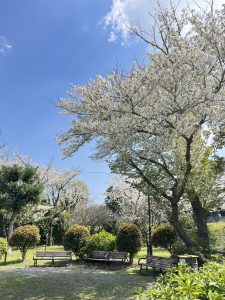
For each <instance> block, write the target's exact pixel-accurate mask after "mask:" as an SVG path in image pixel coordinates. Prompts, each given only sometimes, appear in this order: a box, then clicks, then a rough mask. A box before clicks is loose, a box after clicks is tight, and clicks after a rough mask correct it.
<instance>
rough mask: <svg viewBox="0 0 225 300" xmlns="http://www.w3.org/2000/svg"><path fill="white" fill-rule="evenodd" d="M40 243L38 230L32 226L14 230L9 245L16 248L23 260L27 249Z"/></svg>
mask: <svg viewBox="0 0 225 300" xmlns="http://www.w3.org/2000/svg"><path fill="white" fill-rule="evenodd" d="M39 241H40V233H39V228H38V227H37V226H34V225H25V226H20V227H18V228H16V229H15V230H14V232H13V235H12V237H11V240H10V245H11V246H15V247H18V248H19V249H20V251H21V253H22V261H24V260H25V256H26V253H27V249H28V248H30V247H34V246H35V245H36V244H37V243H38V242H39Z"/></svg>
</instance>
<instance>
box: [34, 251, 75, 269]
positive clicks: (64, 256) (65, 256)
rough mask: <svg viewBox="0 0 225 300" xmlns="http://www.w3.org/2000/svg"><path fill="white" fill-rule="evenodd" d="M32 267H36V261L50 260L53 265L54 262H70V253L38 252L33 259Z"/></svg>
mask: <svg viewBox="0 0 225 300" xmlns="http://www.w3.org/2000/svg"><path fill="white" fill-rule="evenodd" d="M33 260H34V266H37V261H38V260H51V261H52V263H53V264H54V262H55V260H69V261H70V262H71V261H72V251H38V252H36V254H35V256H34V257H33Z"/></svg>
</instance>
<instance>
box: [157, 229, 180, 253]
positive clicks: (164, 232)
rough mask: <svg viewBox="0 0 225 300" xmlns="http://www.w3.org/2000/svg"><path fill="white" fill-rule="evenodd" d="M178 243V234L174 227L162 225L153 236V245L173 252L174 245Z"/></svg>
mask: <svg viewBox="0 0 225 300" xmlns="http://www.w3.org/2000/svg"><path fill="white" fill-rule="evenodd" d="M176 241H177V234H176V231H175V229H174V227H173V226H171V225H169V224H162V225H159V226H158V227H156V228H155V229H154V231H153V234H152V245H153V246H154V247H162V248H165V249H167V250H168V251H169V252H171V247H172V245H173V244H174V243H175V242H176Z"/></svg>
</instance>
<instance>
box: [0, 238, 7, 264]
mask: <svg viewBox="0 0 225 300" xmlns="http://www.w3.org/2000/svg"><path fill="white" fill-rule="evenodd" d="M7 251H8V242H7V239H5V238H2V237H0V259H1V258H2V257H3V256H4V255H5V254H6V253H7Z"/></svg>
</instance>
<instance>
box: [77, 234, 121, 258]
mask: <svg viewBox="0 0 225 300" xmlns="http://www.w3.org/2000/svg"><path fill="white" fill-rule="evenodd" d="M115 246H116V237H115V236H114V235H112V234H111V233H109V232H106V231H102V232H100V233H95V234H93V235H92V236H91V237H90V238H89V239H88V241H87V244H86V246H85V247H84V248H82V254H87V255H88V256H89V255H91V254H92V253H93V251H113V250H114V249H115Z"/></svg>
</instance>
